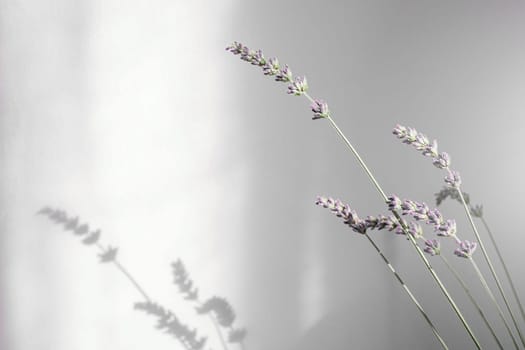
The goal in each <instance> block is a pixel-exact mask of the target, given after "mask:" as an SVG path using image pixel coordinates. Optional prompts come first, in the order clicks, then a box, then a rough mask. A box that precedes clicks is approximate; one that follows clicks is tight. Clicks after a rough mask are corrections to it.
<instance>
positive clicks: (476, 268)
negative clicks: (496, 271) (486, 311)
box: [468, 258, 519, 349]
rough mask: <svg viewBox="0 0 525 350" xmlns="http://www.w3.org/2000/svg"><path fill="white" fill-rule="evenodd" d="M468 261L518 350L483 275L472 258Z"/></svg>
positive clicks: (517, 347) (501, 311)
mask: <svg viewBox="0 0 525 350" xmlns="http://www.w3.org/2000/svg"><path fill="white" fill-rule="evenodd" d="M468 259H469V260H470V262H471V263H472V266H474V270H475V271H476V274H477V275H478V277H479V280H480V281H481V284H482V285H483V288H485V291H486V292H487V294H488V295H489V297H490V299H491V300H492V302H493V303H494V305H495V306H496V308H497V309H498V314H499V317H500V318H501V320H502V321H503V324H504V325H505V328H506V329H507V332H508V333H509V335H510V337H511V338H512V342H513V343H514V346H515V347H516V349H519V346H518V343H517V342H516V338H514V335H513V334H512V331H511V330H510V326H509V324H508V323H507V320H506V319H505V316H504V315H503V310H501V308H500V306H499V305H498V302H497V301H496V298H495V297H494V294H493V293H492V291H491V290H490V288H489V285H488V284H487V281H486V280H485V278H484V277H483V274H482V273H481V271H480V270H479V267H478V265H477V264H476V262H475V261H474V259H472V258H468Z"/></svg>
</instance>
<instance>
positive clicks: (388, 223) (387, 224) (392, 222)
mask: <svg viewBox="0 0 525 350" xmlns="http://www.w3.org/2000/svg"><path fill="white" fill-rule="evenodd" d="M379 226H380V227H381V228H386V229H387V230H388V231H393V230H394V229H396V228H397V227H398V226H399V224H398V223H397V219H396V217H395V216H394V215H389V216H388V217H386V216H381V217H380V218H379ZM381 228H380V229H381Z"/></svg>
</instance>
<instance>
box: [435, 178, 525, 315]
mask: <svg viewBox="0 0 525 350" xmlns="http://www.w3.org/2000/svg"><path fill="white" fill-rule="evenodd" d="M462 195H463V198H464V199H465V202H466V203H467V205H468V207H469V210H470V214H471V215H472V216H473V217H475V218H479V219H480V220H481V222H482V223H483V226H484V227H485V230H486V232H487V234H488V236H489V238H490V240H491V243H492V245H493V246H494V250H495V252H496V255H497V256H498V259H499V261H500V263H501V267H503V271H504V273H505V276H506V277H507V281H508V282H509V286H510V288H511V291H512V294H513V296H514V299H515V300H516V303H517V305H518V308H519V310H520V314H521V317H522V319H523V321H524V322H525V310H524V309H523V305H522V303H521V300H520V298H519V296H518V291H517V290H516V286H515V285H514V281H513V280H512V277H511V275H510V272H509V269H508V267H507V264H506V263H505V259H503V254H502V253H501V250H500V248H499V246H498V244H497V242H496V239H495V238H494V235H493V234H492V230H491V229H490V227H489V225H488V223H487V221H486V220H485V217H484V216H483V206H482V205H480V204H476V205H472V204H471V203H470V195H469V194H468V193H466V192H462ZM435 196H436V205H440V204H441V203H442V202H443V201H444V200H445V199H447V198H449V197H450V198H451V199H455V200H456V201H458V202H459V203H460V204H463V202H462V200H461V198H460V196H459V194H458V191H457V190H456V189H454V188H451V187H444V188H442V189H441V191H439V192H438V193H436V194H435Z"/></svg>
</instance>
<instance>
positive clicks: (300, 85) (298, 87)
mask: <svg viewBox="0 0 525 350" xmlns="http://www.w3.org/2000/svg"><path fill="white" fill-rule="evenodd" d="M306 90H308V83H307V82H306V77H297V78H295V80H294V81H293V82H292V83H291V84H290V85H288V93H289V94H290V95H295V96H301V95H302V94H304V93H305V92H306Z"/></svg>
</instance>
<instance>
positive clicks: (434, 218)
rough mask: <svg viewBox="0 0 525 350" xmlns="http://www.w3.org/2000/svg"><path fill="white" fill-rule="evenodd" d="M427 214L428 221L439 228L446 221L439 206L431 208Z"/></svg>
mask: <svg viewBox="0 0 525 350" xmlns="http://www.w3.org/2000/svg"><path fill="white" fill-rule="evenodd" d="M427 215H428V223H429V224H431V225H434V227H436V228H438V227H439V226H441V225H442V224H444V223H445V219H443V215H442V214H441V212H440V211H439V210H438V209H437V208H436V209H434V210H429V211H428V214H427Z"/></svg>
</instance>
